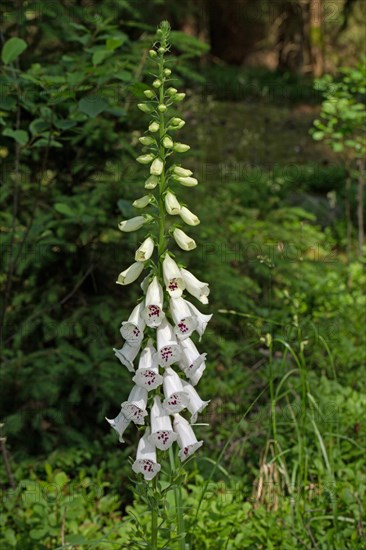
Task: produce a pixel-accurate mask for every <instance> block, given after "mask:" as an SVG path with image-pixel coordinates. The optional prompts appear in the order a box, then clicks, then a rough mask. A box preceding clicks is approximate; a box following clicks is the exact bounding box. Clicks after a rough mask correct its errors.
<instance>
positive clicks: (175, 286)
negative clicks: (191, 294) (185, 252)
mask: <svg viewBox="0 0 366 550" xmlns="http://www.w3.org/2000/svg"><path fill="white" fill-rule="evenodd" d="M163 277H164V282H165V286H166V291H167V292H168V294H169V295H170V296H171V297H172V298H180V297H181V296H182V292H183V290H184V289H185V286H184V283H183V278H182V275H181V272H180V269H179V267H178V266H177V264H176V263H175V261H174V260H173V258H171V257H170V256H169V254H167V255H166V256H165V258H164V260H163Z"/></svg>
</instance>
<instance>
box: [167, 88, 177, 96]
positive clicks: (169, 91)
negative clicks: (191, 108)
mask: <svg viewBox="0 0 366 550" xmlns="http://www.w3.org/2000/svg"><path fill="white" fill-rule="evenodd" d="M177 92H178V90H177V89H176V88H168V89H167V91H166V93H167V94H169V95H174V94H176V93H177Z"/></svg>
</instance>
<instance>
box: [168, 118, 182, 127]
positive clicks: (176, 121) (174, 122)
mask: <svg viewBox="0 0 366 550" xmlns="http://www.w3.org/2000/svg"><path fill="white" fill-rule="evenodd" d="M184 125H185V121H184V120H182V119H181V118H172V120H171V124H170V128H171V129H172V130H180V129H181V128H183V126H184Z"/></svg>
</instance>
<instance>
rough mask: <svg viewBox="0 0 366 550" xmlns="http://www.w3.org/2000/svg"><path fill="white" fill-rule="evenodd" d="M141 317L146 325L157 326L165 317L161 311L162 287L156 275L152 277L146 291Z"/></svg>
mask: <svg viewBox="0 0 366 550" xmlns="http://www.w3.org/2000/svg"><path fill="white" fill-rule="evenodd" d="M142 317H143V318H144V320H145V322H146V324H147V326H148V327H158V326H159V325H160V324H161V322H162V320H163V319H164V317H165V313H164V312H163V289H162V287H161V284H160V283H159V281H158V278H157V277H154V278H153V280H152V281H151V283H150V284H149V286H148V289H147V291H146V298H145V308H144V310H143V312H142Z"/></svg>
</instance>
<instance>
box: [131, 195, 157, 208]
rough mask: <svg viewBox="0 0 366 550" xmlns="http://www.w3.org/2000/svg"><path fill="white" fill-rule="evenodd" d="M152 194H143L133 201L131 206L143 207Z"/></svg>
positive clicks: (148, 201)
mask: <svg viewBox="0 0 366 550" xmlns="http://www.w3.org/2000/svg"><path fill="white" fill-rule="evenodd" d="M151 199H152V196H151V195H144V196H143V197H141V198H140V199H136V200H135V201H133V203H132V206H134V207H135V208H145V206H147V205H148V204H149V203H150V202H151Z"/></svg>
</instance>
